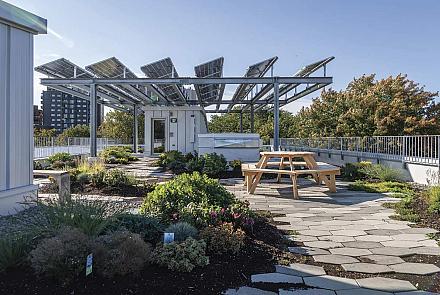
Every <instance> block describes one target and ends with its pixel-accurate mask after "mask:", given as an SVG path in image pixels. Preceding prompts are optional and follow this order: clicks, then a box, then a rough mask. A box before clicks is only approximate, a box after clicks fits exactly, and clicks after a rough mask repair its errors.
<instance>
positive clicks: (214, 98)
mask: <svg viewBox="0 0 440 295" xmlns="http://www.w3.org/2000/svg"><path fill="white" fill-rule="evenodd" d="M223 60H224V59H223V57H220V58H217V59H214V60H211V61H209V62H206V63H204V64H201V65H198V66H195V67H194V71H195V73H196V77H198V78H221V77H222V76H223ZM194 87H195V89H196V93H197V97H198V100H199V103H200V105H209V104H213V103H215V102H218V101H220V100H221V99H222V96H223V91H224V89H225V85H224V84H200V85H194Z"/></svg>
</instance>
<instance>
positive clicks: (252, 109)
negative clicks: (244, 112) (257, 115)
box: [250, 104, 254, 133]
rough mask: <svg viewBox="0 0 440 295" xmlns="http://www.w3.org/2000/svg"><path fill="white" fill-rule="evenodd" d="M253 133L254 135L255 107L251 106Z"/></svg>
mask: <svg viewBox="0 0 440 295" xmlns="http://www.w3.org/2000/svg"><path fill="white" fill-rule="evenodd" d="M250 119H251V133H254V105H253V104H251V118H250Z"/></svg>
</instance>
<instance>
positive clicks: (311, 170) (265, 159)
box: [242, 151, 340, 199]
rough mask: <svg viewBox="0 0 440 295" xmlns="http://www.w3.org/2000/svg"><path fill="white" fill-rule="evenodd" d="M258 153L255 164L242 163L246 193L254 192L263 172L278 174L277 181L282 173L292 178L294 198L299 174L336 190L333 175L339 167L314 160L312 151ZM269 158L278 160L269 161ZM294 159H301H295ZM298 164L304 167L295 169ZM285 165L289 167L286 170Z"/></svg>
mask: <svg viewBox="0 0 440 295" xmlns="http://www.w3.org/2000/svg"><path fill="white" fill-rule="evenodd" d="M260 155H261V158H260V161H258V163H256V164H255V165H253V164H243V165H242V170H243V175H244V176H245V185H246V186H247V191H248V193H251V194H252V193H254V191H255V189H256V187H257V185H258V184H259V182H260V180H261V177H262V175H263V174H264V173H274V174H278V176H277V182H279V181H280V179H281V175H282V174H287V175H289V176H290V178H291V180H292V186H293V196H294V198H295V199H296V198H298V185H297V176H298V175H300V174H310V175H312V176H313V178H314V180H315V181H316V182H317V183H318V184H321V182H324V183H325V185H326V186H327V187H328V188H329V189H330V191H331V192H335V191H336V184H335V182H336V181H335V175H339V174H340V169H339V168H338V167H336V166H333V165H329V164H327V163H318V162H316V160H315V153H313V152H292V151H276V152H261V153H260ZM271 159H279V160H278V161H270V160H271ZM285 159H287V161H285ZM296 159H300V160H301V161H296ZM270 166H272V167H274V166H275V167H278V169H270V168H269V167H270ZM298 166H300V167H305V168H306V169H299V170H298V169H295V168H296V167H298ZM285 167H289V168H290V169H289V170H286V169H285Z"/></svg>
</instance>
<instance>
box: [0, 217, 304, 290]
mask: <svg viewBox="0 0 440 295" xmlns="http://www.w3.org/2000/svg"><path fill="white" fill-rule="evenodd" d="M249 235H250V236H251V237H249V238H248V239H247V240H246V245H245V247H244V248H243V250H242V251H241V252H240V253H239V254H238V255H236V256H232V255H221V256H210V264H209V265H208V266H206V267H204V268H199V269H195V270H194V271H193V272H191V273H180V272H172V271H170V270H168V269H166V268H162V267H159V266H156V265H150V266H147V267H146V268H145V269H144V270H143V271H142V272H141V273H140V274H139V276H138V277H134V276H127V277H120V278H116V279H113V280H107V279H102V278H100V277H96V276H93V275H91V277H88V278H81V279H79V280H78V281H76V282H75V283H74V284H73V285H69V286H64V287H63V286H61V285H60V284H59V283H57V282H56V281H52V280H47V279H42V278H37V277H36V276H35V275H34V274H33V272H32V269H31V268H30V266H28V265H26V266H23V267H22V268H21V269H17V270H11V271H8V272H7V273H6V274H0V294H161V295H163V294H221V293H222V292H223V291H224V290H226V289H228V288H238V287H240V286H243V285H248V284H249V283H250V276H251V275H252V274H256V273H264V272H272V271H274V267H273V265H274V264H276V263H277V261H278V262H279V261H290V260H291V259H292V257H293V256H292V255H291V254H290V253H288V252H287V251H285V249H286V246H287V245H286V244H285V240H284V239H283V236H282V233H281V232H280V231H279V230H278V229H276V227H275V226H273V225H272V224H270V223H269V222H268V221H266V219H265V218H258V219H257V220H256V223H255V225H254V231H253V233H250V234H249ZM260 287H264V286H260ZM271 287H272V288H278V287H279V286H271ZM299 287H301V286H299ZM268 288H270V287H268Z"/></svg>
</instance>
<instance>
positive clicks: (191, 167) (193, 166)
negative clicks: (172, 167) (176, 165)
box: [186, 157, 205, 173]
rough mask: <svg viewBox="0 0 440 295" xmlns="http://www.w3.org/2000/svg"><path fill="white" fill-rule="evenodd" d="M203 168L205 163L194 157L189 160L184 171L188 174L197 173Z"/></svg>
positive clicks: (201, 158)
mask: <svg viewBox="0 0 440 295" xmlns="http://www.w3.org/2000/svg"><path fill="white" fill-rule="evenodd" d="M204 166H205V161H204V158H203V157H195V158H193V159H190V160H189V161H188V162H187V164H186V170H187V171H188V172H199V173H201V172H202V171H203V167H204Z"/></svg>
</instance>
